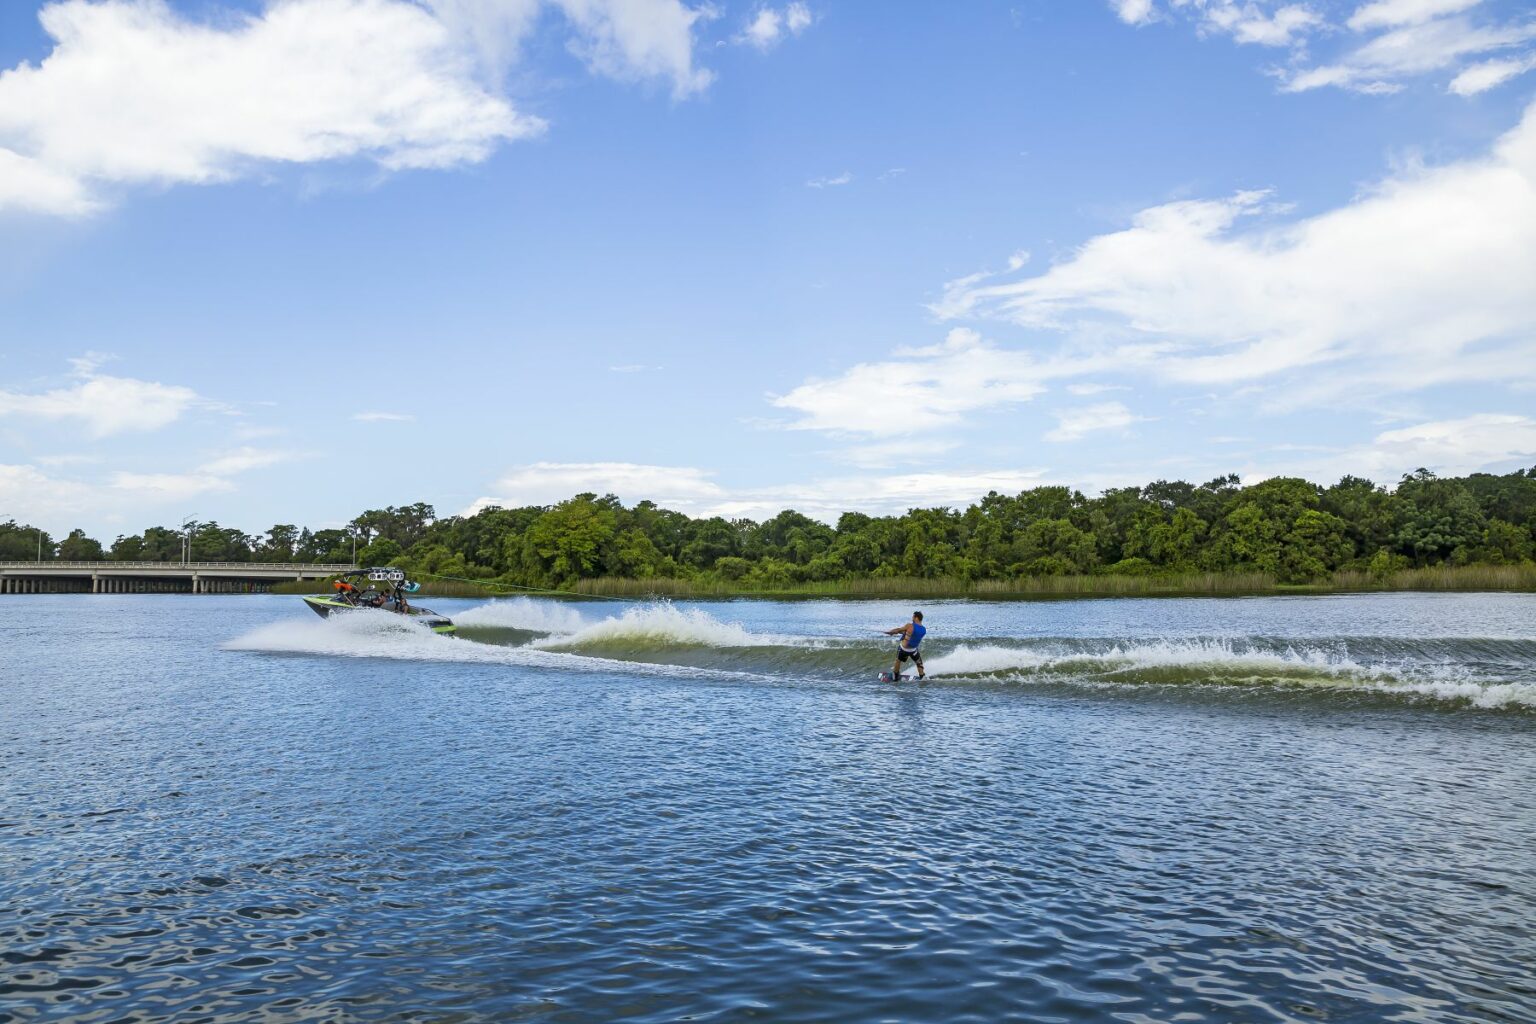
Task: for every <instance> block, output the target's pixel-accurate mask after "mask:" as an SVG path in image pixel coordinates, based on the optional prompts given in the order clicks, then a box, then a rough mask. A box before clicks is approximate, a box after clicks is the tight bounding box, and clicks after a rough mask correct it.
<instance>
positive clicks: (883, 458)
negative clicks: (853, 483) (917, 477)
mask: <svg viewBox="0 0 1536 1024" xmlns="http://www.w3.org/2000/svg"><path fill="white" fill-rule="evenodd" d="M958 447H960V442H959V441H953V440H947V439H935V438H932V437H924V438H921V439H914V438H910V437H904V438H902V439H901V440H899V441H877V442H874V443H871V444H845V445H840V446H839V447H837V448H836V449H834V450H832V451H828V452H823V453H822V454H823V455H827V456H829V457H831V458H834V459H837V460H838V461H839V462H846V463H848V464H849V465H852V466H858V467H859V468H861V469H897V468H902V467H907V468H910V467H912V466H920V465H923V464H925V463H930V462H933V461H935V460H936V459H938V458H939V457H940V456H943V455H945V454H946V453H948V452H951V451H954V450H955V449H956V448H958Z"/></svg>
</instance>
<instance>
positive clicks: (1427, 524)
mask: <svg viewBox="0 0 1536 1024" xmlns="http://www.w3.org/2000/svg"><path fill="white" fill-rule="evenodd" d="M1397 495H1398V497H1399V498H1401V499H1403V501H1404V502H1405V503H1406V506H1407V507H1406V509H1405V510H1404V514H1403V519H1402V525H1401V526H1400V527H1399V528H1398V531H1397V538H1396V541H1397V544H1396V546H1397V549H1398V550H1399V551H1401V552H1402V553H1403V554H1405V555H1407V556H1409V557H1410V558H1412V559H1413V560H1414V562H1415V563H1416V564H1418V565H1430V564H1432V563H1435V562H1440V561H1450V562H1452V563H1455V564H1458V565H1460V564H1465V563H1467V562H1469V561H1471V560H1472V556H1473V553H1474V552H1475V550H1476V548H1477V547H1478V546H1479V544H1480V543H1481V542H1482V539H1483V531H1484V530H1485V529H1486V528H1487V526H1488V523H1487V520H1486V518H1485V517H1484V516H1483V510H1482V509H1481V508H1480V507H1478V504H1477V500H1476V499H1475V498H1473V497H1472V493H1471V492H1470V491H1468V490H1467V488H1466V487H1465V486H1464V485H1463V484H1462V483H1461V481H1459V480H1442V479H1440V478H1439V477H1436V476H1435V474H1433V473H1431V472H1430V471H1429V470H1427V469H1420V470H1418V471H1417V472H1415V473H1410V474H1409V475H1407V476H1405V477H1403V482H1402V483H1400V484H1398V486H1397Z"/></svg>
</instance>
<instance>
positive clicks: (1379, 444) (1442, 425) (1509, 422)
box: [1373, 413, 1536, 476]
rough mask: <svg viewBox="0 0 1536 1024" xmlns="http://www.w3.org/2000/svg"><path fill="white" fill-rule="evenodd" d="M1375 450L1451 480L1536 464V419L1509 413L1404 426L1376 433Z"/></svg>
mask: <svg viewBox="0 0 1536 1024" xmlns="http://www.w3.org/2000/svg"><path fill="white" fill-rule="evenodd" d="M1373 447H1374V448H1375V449H1376V451H1377V452H1379V453H1380V457H1381V459H1383V460H1386V461H1389V462H1392V463H1395V464H1396V465H1399V466H1402V467H1405V468H1404V472H1407V471H1408V469H1407V467H1409V466H1412V467H1414V468H1417V467H1419V466H1424V467H1427V468H1429V469H1432V470H1434V471H1435V472H1437V473H1440V474H1441V475H1445V476H1453V475H1454V476H1460V475H1462V474H1465V473H1471V472H1475V471H1477V470H1479V469H1483V468H1484V467H1486V466H1489V465H1491V464H1495V463H1501V462H1510V461H1518V462H1520V463H1521V464H1522V465H1524V464H1529V463H1532V462H1536V420H1532V419H1531V418H1530V417H1529V416H1519V415H1513V414H1508V413H1478V414H1476V415H1473V416H1464V417H1461V418H1460V419H1454V420H1437V421H1434V422H1431V423H1419V424H1415V425H1414V426H1411V427H1400V428H1398V429H1396V430H1388V431H1385V432H1384V433H1381V434H1378V435H1376V441H1375V444H1374V445H1373Z"/></svg>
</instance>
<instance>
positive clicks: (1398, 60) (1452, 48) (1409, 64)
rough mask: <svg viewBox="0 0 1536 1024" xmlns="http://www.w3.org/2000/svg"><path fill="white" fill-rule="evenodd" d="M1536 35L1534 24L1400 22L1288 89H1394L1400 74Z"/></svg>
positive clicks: (1307, 73)
mask: <svg viewBox="0 0 1536 1024" xmlns="http://www.w3.org/2000/svg"><path fill="white" fill-rule="evenodd" d="M1533 37H1536V24H1533V23H1526V24H1509V25H1478V24H1475V23H1473V22H1472V21H1471V20H1469V19H1468V18H1465V17H1461V16H1454V17H1446V18H1437V19H1434V20H1430V21H1423V22H1418V23H1413V24H1406V25H1401V26H1399V27H1396V28H1393V29H1391V30H1389V31H1386V32H1383V33H1381V34H1380V35H1377V36H1376V37H1374V38H1372V39H1371V40H1369V41H1368V42H1366V43H1364V44H1362V45H1361V46H1360V47H1358V48H1357V49H1355V50H1353V51H1352V52H1350V53H1348V54H1346V55H1345V56H1344V57H1343V58H1342V59H1341V60H1338V61H1335V62H1333V63H1330V64H1323V65H1319V66H1317V67H1313V68H1309V69H1307V70H1305V71H1302V72H1300V73H1298V74H1295V75H1293V76H1292V77H1290V78H1289V79H1288V80H1287V81H1286V82H1285V85H1284V88H1285V90H1286V91H1287V92H1304V91H1306V90H1308V89H1317V88H1321V87H1324V86H1338V87H1341V88H1346V89H1353V90H1356V91H1359V92H1367V93H1372V92H1377V93H1380V92H1393V91H1396V90H1397V89H1400V88H1401V82H1402V80H1403V79H1407V78H1411V77H1413V76H1416V75H1423V74H1427V73H1430V72H1434V71H1441V70H1444V69H1446V68H1451V67H1454V66H1456V65H1458V64H1459V63H1461V62H1462V61H1463V60H1464V59H1466V58H1469V57H1475V56H1478V55H1480V54H1484V53H1489V52H1492V51H1495V50H1504V49H1508V48H1510V47H1514V46H1518V45H1521V44H1524V43H1528V42H1530V41H1531V39H1532V38H1533Z"/></svg>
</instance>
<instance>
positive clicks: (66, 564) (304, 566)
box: [0, 558, 357, 575]
mask: <svg viewBox="0 0 1536 1024" xmlns="http://www.w3.org/2000/svg"><path fill="white" fill-rule="evenodd" d="M356 568H357V566H355V565H350V564H346V565H342V564H335V563H330V562H318V563H317V562H112V561H96V562H77V561H69V560H66V559H58V558H51V559H45V560H44V561H41V562H38V561H30V560H29V561H25V562H0V569H224V570H238V569H254V570H258V571H264V572H316V573H324V574H326V575H330V574H331V573H338V572H351V571H352V570H353V569H356Z"/></svg>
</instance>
